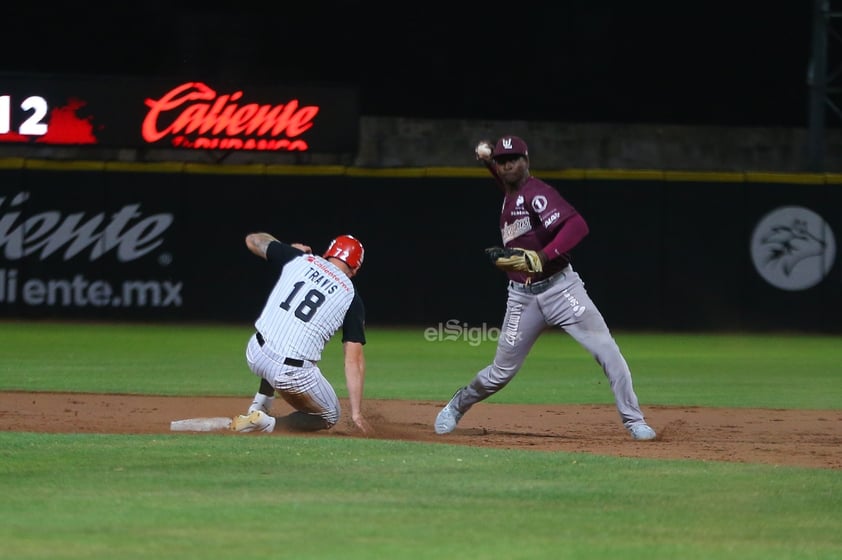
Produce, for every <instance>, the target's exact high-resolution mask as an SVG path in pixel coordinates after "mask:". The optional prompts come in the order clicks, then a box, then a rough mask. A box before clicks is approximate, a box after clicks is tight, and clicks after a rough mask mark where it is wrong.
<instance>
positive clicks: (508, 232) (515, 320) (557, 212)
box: [435, 136, 655, 440]
mask: <svg viewBox="0 0 842 560" xmlns="http://www.w3.org/2000/svg"><path fill="white" fill-rule="evenodd" d="M476 156H477V159H478V160H480V161H482V162H483V163H484V164H485V165H486V166H487V168H488V169H489V171H490V172H491V174H492V176H493V177H494V179H495V180H496V182H497V183H498V185H499V186H500V187H501V188H502V190H503V192H504V195H505V196H504V198H503V208H502V212H501V214H500V234H501V236H502V240H503V247H493V248H489V249H487V250H486V251H487V253H488V254H489V256H490V257H491V258H492V261H493V262H494V264H495V265H496V266H497V267H498V268H500V269H501V270H504V271H505V272H506V275H507V276H508V279H509V288H508V301H507V303H506V314H505V317H504V319H503V325H502V328H501V333H500V338H499V340H498V341H497V352H496V354H495V356H494V361H493V362H492V363H491V364H490V365H488V366H486V367H485V368H483V369H482V370H480V371H479V372H478V373H477V374H476V376H475V377H474V378H473V380H472V381H471V382H470V383H469V384H468V385H467V386H465V387H462V388H461V389H459V390H457V391H456V393H455V394H454V395H453V398H452V399H451V400H450V402H448V403H447V405H446V406H445V407H444V408H443V409H442V410H441V411H440V412H439V414H438V416H437V417H436V421H435V431H436V433H437V434H447V433H450V432H452V431H453V430H454V429H455V428H456V424H457V423H458V422H459V420H460V419H461V418H462V416H463V415H464V414H465V413H466V412H468V410H469V409H470V408H471V407H472V406H473V405H474V404H476V403H478V402H480V401H482V400H485V399H487V398H488V397H490V396H491V395H493V394H494V393H496V392H497V391H499V390H500V389H502V388H503V387H505V386H506V385H507V384H508V383H509V382H510V381H511V380H512V379H513V378H514V376H515V375H517V372H518V371H519V370H520V368H521V366H522V365H523V362H524V360H525V359H526V355H527V354H528V353H529V350H530V349H531V348H532V345H533V344H534V343H535V341H536V340H537V339H538V336H539V335H540V334H541V332H542V331H543V330H544V329H545V328H547V327H548V326H552V327H560V328H562V329H564V330H565V331H566V332H567V333H568V334H569V335H570V336H572V337H573V338H574V339H575V340H576V341H577V342H578V343H579V344H581V345H582V346H583V347H584V348H585V349H587V351H588V352H590V353H591V354H592V355H593V357H594V358H595V359H596V361H597V363H598V364H599V365H600V366H602V370H603V371H604V373H605V376H606V377H607V378H608V381H609V382H610V385H611V390H612V391H613V392H614V399H615V401H616V404H617V410H618V411H619V413H620V419H621V421H622V423H623V426H625V428H626V429H627V430H628V431H629V433H630V434H631V437H632V438H634V439H637V440H651V439H654V438H655V431H654V430H653V429H652V428H650V427H649V426H648V425H647V424H646V421H645V420H644V418H643V413H642V412H641V410H640V406H639V404H638V400H637V396H636V395H635V392H634V388H633V387H632V377H631V372H630V370H629V366H628V365H627V363H626V360H625V358H623V355H622V354H621V353H620V349H619V347H618V346H617V343H616V342H615V341H614V338H613V337H612V335H611V332H610V331H609V329H608V326H607V325H606V323H605V320H604V319H603V317H602V314H601V313H600V312H599V310H598V309H597V307H596V305H595V304H594V302H593V301H592V300H591V298H590V297H589V296H588V293H587V291H586V290H585V286H584V284H583V283H582V279H581V278H580V277H579V274H578V273H577V272H576V271H575V270H573V267H572V266H571V264H570V254H569V251H570V250H571V249H573V248H574V247H575V246H576V245H577V244H578V243H579V242H580V241H581V240H582V239H583V238H584V237H585V235H587V233H588V226H587V224H586V223H585V220H584V218H583V217H582V216H581V215H580V214H579V213H578V212H577V211H576V209H575V208H573V206H571V205H570V203H568V202H567V201H566V200H565V199H564V198H563V197H562V196H561V195H560V194H559V192H558V191H557V190H556V189H555V188H553V187H551V186H550V185H548V184H547V183H545V182H543V181H541V180H539V179H537V178H535V177H532V176H531V175H530V173H529V151H528V149H527V146H526V143H525V142H524V141H523V140H522V139H521V138H518V137H516V136H504V137H502V138H500V139H499V140H498V141H497V143H496V145H495V146H494V147H493V149H492V147H491V144H490V143H488V142H480V143H479V144H478V145H477V148H476Z"/></svg>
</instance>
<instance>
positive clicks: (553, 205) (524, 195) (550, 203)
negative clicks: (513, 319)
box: [500, 177, 578, 282]
mask: <svg viewBox="0 0 842 560" xmlns="http://www.w3.org/2000/svg"><path fill="white" fill-rule="evenodd" d="M576 214H578V212H577V211H576V209H575V208H573V206H571V205H570V203H569V202H567V201H566V200H565V199H564V197H562V196H561V194H559V192H558V191H557V190H556V189H555V188H553V187H552V186H550V185H548V184H547V183H545V182H544V181H541V180H540V179H536V178H535V177H529V179H528V180H527V181H526V183H524V184H523V186H522V187H520V189H519V190H518V191H517V192H514V193H507V194H506V197H505V198H504V199H503V209H502V211H501V212H500V235H501V236H502V238H503V245H504V246H506V247H519V248H521V249H531V250H533V251H540V250H542V249H543V248H544V247H546V246H547V244H548V243H549V242H550V241H552V239H553V238H554V237H555V234H556V232H558V229H559V228H560V227H561V224H563V223H564V222H565V221H566V220H567V219H569V218H570V217H571V216H574V215H576ZM547 256H548V257H550V258H551V260H549V261H547V262H546V263H544V271H543V272H542V273H541V274H537V275H535V276H533V277H532V281H533V282H534V281H538V280H541V279H543V278H546V277H548V276H552V275H553V274H555V273H556V272H558V271H560V270H561V269H563V268H564V267H565V266H567V265H568V263H569V262H570V257H569V255H568V254H566V253H565V254H563V255H561V256H558V257H555V258H552V256H551V255H547ZM507 274H508V276H509V279H510V280H514V281H515V282H526V279H527V278H528V275H527V274H525V273H523V272H516V271H507Z"/></svg>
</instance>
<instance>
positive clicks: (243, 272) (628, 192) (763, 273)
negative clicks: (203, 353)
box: [0, 166, 842, 335]
mask: <svg viewBox="0 0 842 560" xmlns="http://www.w3.org/2000/svg"><path fill="white" fill-rule="evenodd" d="M558 188H559V190H560V191H561V192H562V193H563V195H564V196H565V197H566V198H567V199H568V200H570V201H571V202H572V203H573V204H574V205H575V206H576V208H577V209H578V210H579V211H580V212H581V213H582V215H583V216H584V217H585V219H586V221H587V223H588V226H589V228H590V232H589V234H588V235H587V236H586V237H585V238H584V240H583V241H582V242H581V243H580V244H579V245H578V246H577V247H576V248H574V250H573V251H572V262H573V266H574V268H575V269H576V270H577V271H578V272H579V274H580V275H581V276H582V278H583V280H584V282H585V286H586V288H587V290H588V292H589V294H590V295H591V297H592V298H593V300H594V301H595V302H596V303H597V305H598V306H599V308H600V311H601V312H602V314H603V315H604V316H605V318H606V320H607V322H608V323H609V325H611V326H612V328H615V329H646V330H664V331H692V330H708V331H723V330H731V331H738V330H752V331H759V330H764V331H793V332H794V331H799V332H842V266H840V255H839V251H838V243H839V235H840V232H842V189H840V188H838V187H837V186H835V185H804V184H794V185H785V184H759V183H742V184H731V183H715V182H712V183H702V182H698V181H697V182H688V183H667V182H660V181H651V182H648V181H625V182H624V181H593V180H592V181H568V182H560V183H559V185H558ZM398 193H399V195H398ZM430 193H446V195H445V196H430ZM499 201H500V199H499V192H498V191H496V190H495V189H494V188H489V185H488V181H487V179H474V178H452V177H451V178H448V177H416V178H397V177H391V178H390V177H382V176H361V175H357V174H355V175H353V176H352V175H345V174H336V175H325V174H313V175H293V174H273V175H269V174H254V175H250V174H244V175H232V174H210V173H190V172H163V171H156V172H144V171H143V170H138V171H114V170H105V169H103V170H99V171H91V170H79V171H67V170H56V169H37V170H36V169H29V168H26V167H18V168H15V169H11V168H6V169H3V168H2V166H0V316H2V317H3V318H61V319H77V318H78V319H82V318H84V319H109V320H112V319H113V320H126V321H136V320H154V321H211V322H214V321H223V322H229V321H237V322H242V323H244V324H249V323H250V322H252V321H253V320H254V319H255V318H256V317H257V315H258V313H259V311H260V309H261V307H262V305H263V302H264V299H265V297H266V295H267V294H268V293H269V291H270V289H271V287H272V285H273V283H274V281H275V280H276V278H277V273H278V271H275V270H271V269H269V268H267V263H266V261H264V260H262V259H259V258H256V257H255V256H254V255H253V254H251V253H250V252H249V251H248V250H247V248H246V247H245V243H244V240H245V237H246V235H248V234H249V233H251V232H255V231H265V232H269V233H271V234H273V235H275V236H276V237H278V238H279V239H280V240H282V241H285V242H288V243H295V242H299V243H304V244H308V245H310V246H311V247H313V250H314V251H316V252H322V251H324V250H325V249H326V247H327V244H328V243H329V241H330V240H331V239H332V238H333V237H335V236H337V235H342V234H352V235H355V236H356V237H357V238H358V239H360V240H361V241H362V243H363V245H364V246H365V248H366V260H365V265H364V266H363V268H362V269H361V271H360V274H359V275H357V276H356V277H355V278H354V284H355V285H356V286H357V288H358V290H359V292H360V294H361V295H362V296H363V299H364V302H365V308H366V320H367V322H368V323H369V324H372V325H374V324H377V325H416V326H417V325H421V326H424V327H425V328H427V329H432V330H433V331H435V332H441V333H447V334H448V335H450V334H452V333H453V332H454V330H455V331H458V332H464V333H468V332H476V329H481V330H482V329H491V328H499V327H500V325H499V321H501V320H502V317H503V313H504V312H505V299H506V298H505V294H506V289H507V282H506V276H505V274H503V273H502V272H501V271H499V270H497V269H496V268H495V267H494V266H492V265H491V264H490V262H489V261H488V259H487V258H486V256H485V253H484V251H483V249H484V248H485V247H488V246H491V245H496V244H499V243H500V235H501V233H500V230H499V228H498V218H499ZM433 254H435V257H432V256H431V255H433ZM433 262H434V263H435V264H434V265H431V264H430V263H433Z"/></svg>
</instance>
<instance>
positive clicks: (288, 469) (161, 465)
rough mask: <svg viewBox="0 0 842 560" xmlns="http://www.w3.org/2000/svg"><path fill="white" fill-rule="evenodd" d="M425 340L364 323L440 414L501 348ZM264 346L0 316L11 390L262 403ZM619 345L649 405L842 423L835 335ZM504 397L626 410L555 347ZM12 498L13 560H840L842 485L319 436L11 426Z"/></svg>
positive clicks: (394, 386)
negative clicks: (249, 361) (799, 412)
mask: <svg viewBox="0 0 842 560" xmlns="http://www.w3.org/2000/svg"><path fill="white" fill-rule="evenodd" d="M422 331H423V329H421V328H418V329H386V328H372V329H370V331H369V344H368V345H367V346H366V358H367V361H368V376H367V381H366V396H367V397H369V398H382V399H405V400H428V399H432V400H440V401H442V400H445V399H446V398H447V397H449V395H450V394H451V393H452V392H453V390H454V389H455V388H456V387H458V386H459V385H461V384H464V383H465V382H466V381H467V380H468V379H470V377H471V376H472V375H473V373H474V372H475V371H476V370H477V369H479V368H481V367H483V366H484V365H485V364H486V363H487V362H488V361H489V360H490V359H491V357H492V355H493V352H494V343H493V341H482V342H477V343H476V344H475V343H473V341H468V340H451V341H430V340H427V339H425V337H424V335H423V332H422ZM250 334H251V330H250V328H249V327H248V326H243V327H239V326H236V327H234V326H218V325H202V326H197V325H128V324H108V325H104V324H103V325H100V324H87V323H74V324H71V323H48V322H0V339H2V341H3V342H2V348H3V351H2V356H3V359H2V360H0V390H29V391H79V392H101V393H136V394H162V395H244V396H250V395H251V394H253V392H254V388H255V384H254V377H253V375H252V374H251V373H250V372H249V371H248V369H247V368H246V365H245V359H244V346H245V342H246V340H247V339H248V337H249V336H250ZM615 336H616V338H617V341H618V342H619V344H620V347H621V348H622V349H623V352H624V354H625V356H626V358H627V359H628V361H629V364H630V365H631V367H632V371H633V374H634V376H635V388H636V389H637V392H638V395H639V396H640V397H641V401H642V402H643V403H644V407H645V405H648V404H663V405H699V406H722V407H769V408H804V409H833V410H839V409H842V337H833V336H798V335H774V336H773V335H751V334H730V335H695V334H694V335H686V334H685V335H665V334H633V333H615ZM340 365H341V347H340V345H339V343H338V341H332V342H331V343H330V344H329V345H328V348H327V350H326V353H325V356H324V360H323V363H322V366H323V369H324V371H325V373H326V374H327V375H328V377H330V378H331V380H332V381H333V382H334V385H335V387H336V388H337V392H338V393H339V394H340V396H345V392H344V381H343V378H342V373H341V369H340ZM559 368H562V370H563V372H562V373H561V374H560V373H559ZM492 401H493V402H501V403H503V402H508V403H609V402H612V397H611V393H610V390H609V389H608V388H607V386H606V384H605V380H604V378H603V377H602V374H601V372H600V371H599V368H598V367H597V366H596V364H595V363H594V362H593V359H592V358H591V357H590V356H589V355H587V354H585V352H584V350H582V349H581V348H580V347H579V346H577V345H576V344H575V342H573V341H572V340H570V339H569V338H567V337H566V336H565V335H563V334H561V333H548V334H547V335H545V336H544V337H543V338H542V339H541V340H540V341H539V343H538V344H537V346H536V347H535V349H534V351H533V353H532V354H531V355H530V357H529V359H528V361H527V364H526V366H525V368H524V371H523V372H521V374H520V375H519V376H518V377H517V378H516V379H515V380H514V381H513V382H512V383H511V384H510V385H509V387H507V388H506V389H505V390H504V391H502V392H501V393H499V394H497V395H495V396H494V397H493V398H492ZM0 411H2V413H4V414H8V413H10V412H9V411H7V410H6V409H5V407H2V406H0ZM840 454H842V428H840ZM0 496H2V499H0V543H2V544H0V559H9V560H12V559H14V560H24V559H43V558H49V559H76V558H78V559H83V558H84V559H100V558H101V559H106V558H107V559H109V560H113V559H114V558H120V559H121V560H123V559H134V558H138V559H140V558H144V559H146V558H149V559H152V558H155V559H162V558H179V559H185V558H201V559H207V560H212V559H229V558H248V557H258V558H296V559H338V558H342V559H370V558H378V559H379V558H390V559H392V558H394V559H398V558H399V559H404V558H406V559H427V558H430V559H433V558H435V559H441V558H461V559H472V560H473V559H497V558H500V559H503V558H505V559H533V558H547V559H567V558H570V559H586V560H590V559H604V558H623V559H624V560H626V559H628V560H632V559H647V560H653V559H675V558H682V559H705V560H709V559H730V558H734V559H740V560H745V559H758V560H759V559H763V560H768V559H832V558H842V536H840V535H839V527H840V526H842V472H840V471H837V470H830V469H827V470H824V469H803V468H788V467H787V468H784V467H773V466H766V465H746V464H732V463H719V462H710V461H705V462H697V461H673V460H670V461H666V460H664V461H658V460H642V459H622V458H615V457H602V456H596V455H586V454H571V453H558V452H540V451H511V450H492V449H488V448H483V447H475V448H474V447H464V446H455V445H453V446H451V445H446V444H423V443H408V442H401V441H384V440H366V439H355V438H347V439H345V438H324V437H318V436H314V437H306V438H305V437H296V438H283V437H271V438H261V437H243V438H231V437H224V438H220V437H215V436H213V435H208V436H204V435H201V434H178V433H173V434H166V435H155V436H150V435H133V436H125V435H89V434H36V433H28V432H27V433H13V432H0Z"/></svg>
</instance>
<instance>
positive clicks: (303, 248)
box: [292, 243, 313, 255]
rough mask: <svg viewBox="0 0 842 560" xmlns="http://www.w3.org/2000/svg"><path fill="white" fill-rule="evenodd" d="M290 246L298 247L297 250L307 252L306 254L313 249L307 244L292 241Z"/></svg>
mask: <svg viewBox="0 0 842 560" xmlns="http://www.w3.org/2000/svg"><path fill="white" fill-rule="evenodd" d="M292 246H293V247H295V248H296V249H298V250H299V251H302V252H304V253H307V254H308V255H312V254H313V249H312V248H311V247H310V246H309V245H305V244H303V243H293V244H292Z"/></svg>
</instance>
